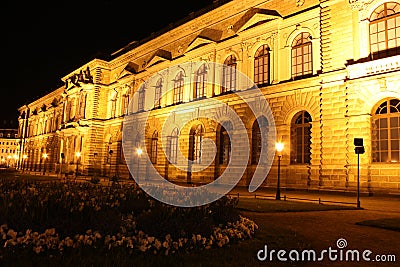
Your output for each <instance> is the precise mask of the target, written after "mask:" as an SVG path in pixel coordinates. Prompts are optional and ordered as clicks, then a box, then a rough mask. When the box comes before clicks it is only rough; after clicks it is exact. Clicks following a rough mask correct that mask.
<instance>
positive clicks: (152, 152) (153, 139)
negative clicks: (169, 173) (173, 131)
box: [150, 131, 158, 164]
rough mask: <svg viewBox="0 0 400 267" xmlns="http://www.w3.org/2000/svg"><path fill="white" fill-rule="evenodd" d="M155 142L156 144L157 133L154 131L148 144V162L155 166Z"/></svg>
mask: <svg viewBox="0 0 400 267" xmlns="http://www.w3.org/2000/svg"><path fill="white" fill-rule="evenodd" d="M157 142H158V132H157V131H154V133H153V136H152V137H151V143H150V161H151V163H153V164H157Z"/></svg>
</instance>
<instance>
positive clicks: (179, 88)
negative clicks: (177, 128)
mask: <svg viewBox="0 0 400 267" xmlns="http://www.w3.org/2000/svg"><path fill="white" fill-rule="evenodd" d="M183 85H184V79H183V72H182V71H181V72H179V73H178V74H177V75H176V77H175V80H174V104H178V103H181V102H182V101H183Z"/></svg>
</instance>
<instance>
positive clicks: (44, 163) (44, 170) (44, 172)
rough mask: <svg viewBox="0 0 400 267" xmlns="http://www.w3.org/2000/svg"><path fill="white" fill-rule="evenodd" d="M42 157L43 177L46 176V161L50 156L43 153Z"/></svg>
mask: <svg viewBox="0 0 400 267" xmlns="http://www.w3.org/2000/svg"><path fill="white" fill-rule="evenodd" d="M42 157H43V175H46V160H47V157H48V155H47V154H46V153H43V155H42Z"/></svg>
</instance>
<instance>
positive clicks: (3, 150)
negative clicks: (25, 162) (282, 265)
mask: <svg viewBox="0 0 400 267" xmlns="http://www.w3.org/2000/svg"><path fill="white" fill-rule="evenodd" d="M18 144H19V139H18V129H0V166H2V167H10V168H15V167H16V166H17V163H18V155H19V152H18V147H19V146H18Z"/></svg>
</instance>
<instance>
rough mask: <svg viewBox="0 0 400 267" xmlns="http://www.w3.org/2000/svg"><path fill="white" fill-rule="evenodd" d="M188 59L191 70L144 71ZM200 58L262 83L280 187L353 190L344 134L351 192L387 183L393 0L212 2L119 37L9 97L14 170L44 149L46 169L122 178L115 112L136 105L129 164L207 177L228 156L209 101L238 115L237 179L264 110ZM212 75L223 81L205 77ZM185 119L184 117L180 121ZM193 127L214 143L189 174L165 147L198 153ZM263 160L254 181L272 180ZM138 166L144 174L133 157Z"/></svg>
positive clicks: (389, 187)
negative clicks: (139, 152) (124, 42)
mask: <svg viewBox="0 0 400 267" xmlns="http://www.w3.org/2000/svg"><path fill="white" fill-rule="evenodd" d="M188 62H193V66H196V69H182V70H180V71H176V72H175V73H169V74H168V75H163V76H160V77H159V79H155V80H154V81H152V82H147V83H146V82H145V81H147V79H149V77H153V76H154V75H155V74H157V73H158V72H159V71H161V70H163V69H166V68H168V67H170V66H175V65H179V64H184V63H188ZM199 62H202V63H203V64H198V63H199ZM209 62H217V63H220V64H225V65H228V66H231V67H232V68H234V69H236V70H238V71H240V72H242V73H244V74H245V75H247V76H248V77H250V78H251V79H252V80H253V81H254V83H256V84H257V85H258V87H259V88H260V89H261V90H262V92H263V94H264V96H265V98H266V99H267V101H268V103H269V105H270V107H271V109H272V112H273V116H274V119H275V124H276V128H277V136H278V138H279V139H280V141H282V142H283V143H284V144H285V148H284V150H283V152H282V159H281V185H282V186H283V187H287V188H308V189H327V190H354V189H355V186H356V184H357V155H356V154H355V153H354V148H355V146H354V143H353V140H354V138H363V141H364V146H365V154H362V155H360V175H361V189H362V190H363V191H369V192H378V191H385V192H399V191H400V163H399V160H400V1H397V0H349V1H348V0H320V1H316V0H302V1H300V0H298V1H296V0H285V1H281V0H271V1H261V0H252V1H249V0H245V1H239V0H233V1H220V2H215V3H214V6H213V8H209V9H207V10H206V11H202V12H198V13H194V14H192V16H191V18H190V19H187V20H185V21H184V22H182V23H180V24H177V25H173V26H171V27H169V28H168V29H166V30H164V31H162V32H159V33H157V34H154V35H152V36H151V37H149V38H147V39H146V40H142V41H139V42H132V43H131V44H129V45H128V46H126V47H124V48H122V49H121V50H119V51H116V52H115V53H113V54H112V55H111V59H109V60H100V59H95V60H93V61H91V62H88V63H87V64H86V65H84V66H82V67H81V68H79V69H78V70H76V71H74V72H73V73H71V74H68V75H66V76H65V77H64V78H62V80H63V81H64V82H65V86H63V87H62V88H59V89H57V90H55V91H53V92H51V93H49V94H47V95H46V96H43V97H42V98H40V99H38V100H36V101H34V102H32V103H30V104H28V105H26V106H23V107H21V108H20V109H19V112H20V114H21V116H20V119H19V123H20V129H19V131H20V137H21V151H22V152H21V155H22V154H26V155H27V158H26V162H25V163H26V166H27V168H28V169H30V170H35V169H36V170H37V169H39V168H40V166H42V163H43V157H42V155H43V153H47V154H48V158H47V159H46V163H45V164H47V170H49V171H52V172H56V173H57V172H62V173H64V172H68V171H74V170H75V169H76V168H78V169H79V172H81V173H84V174H87V175H94V174H96V173H97V174H102V175H107V176H113V175H117V176H120V177H125V178H128V177H129V173H128V170H127V167H126V162H125V159H124V156H123V153H122V149H121V143H122V123H123V119H124V115H125V114H126V113H127V112H128V113H129V114H132V113H134V114H135V116H137V125H136V127H142V128H143V127H145V129H146V136H145V137H144V138H145V140H146V142H145V144H137V145H136V146H138V147H139V146H146V148H147V151H148V152H149V157H150V161H151V163H149V162H147V163H145V162H144V161H143V162H141V161H140V160H142V159H138V160H139V162H138V163H140V164H138V166H143V165H146V164H153V165H154V166H155V167H156V168H157V170H159V172H160V174H162V175H163V176H164V177H166V178H167V179H169V180H172V181H181V182H188V181H190V182H199V183H207V182H209V181H212V180H214V179H215V178H216V177H218V176H219V175H220V174H221V173H222V172H223V171H224V170H225V168H226V165H227V163H228V162H229V158H230V156H232V155H230V153H229V138H226V128H227V127H230V125H229V121H227V122H226V124H224V125H223V126H221V125H219V126H218V125H215V123H213V122H212V120H211V119H205V118H204V117H207V115H209V114H213V116H223V111H222V110H218V109H217V108H215V107H214V106H213V105H212V104H211V101H209V100H210V99H217V100H219V101H223V102H225V103H227V104H228V105H229V106H230V107H231V108H233V109H234V110H235V111H236V112H237V114H238V115H239V116H240V117H241V118H242V120H243V123H244V125H245V126H246V129H247V135H248V138H249V141H250V149H251V151H250V159H244V160H246V161H248V168H247V170H246V172H245V173H244V175H243V177H242V179H241V184H243V185H246V184H248V183H249V181H250V179H251V177H252V173H253V172H254V166H255V165H256V164H257V162H258V157H259V147H260V144H259V142H260V127H268V121H265V119H263V118H256V116H257V115H256V114H255V115H254V114H252V113H251V112H249V111H248V110H247V109H246V105H244V104H243V103H242V102H240V100H238V99H237V98H235V96H234V95H235V94H234V92H232V91H234V89H235V86H234V85H235V72H233V73H232V72H227V73H224V71H223V70H221V71H220V72H218V71H215V72H213V73H210V72H208V71H207V64H208V63H209ZM217 80H218V81H221V83H222V84H223V86H212V84H215V83H217V82H216V81H217ZM205 81H206V82H205ZM210 84H211V85H210ZM170 88H173V90H172V91H171V92H170V93H167V94H164V93H165V92H166V91H167V89H170ZM160 95H161V96H162V97H161V99H158V98H159V97H158V96H160ZM130 102H131V103H132V105H129V103H130ZM178 105H179V106H182V107H186V108H187V110H188V112H187V113H185V114H176V120H175V124H174V126H175V127H172V126H171V129H170V134H168V139H169V142H168V144H169V145H168V146H169V148H167V149H166V151H165V153H168V154H169V156H170V161H168V162H167V161H166V157H165V153H164V150H163V149H161V141H160V140H161V136H160V135H161V130H162V127H163V119H164V118H165V117H166V116H167V115H168V114H170V113H171V112H173V109H174V107H176V106H178ZM260 108H262V107H260ZM148 112H151V116H150V119H149V120H148V121H147V122H145V121H143V119H142V118H144V114H147V113H148ZM196 114H197V115H196ZM188 120H191V121H192V122H191V123H189V124H185V125H180V121H188ZM132 134H133V135H135V133H134V132H133V133H132ZM202 138H210V139H212V140H214V141H215V143H216V145H217V148H218V149H217V150H218V151H217V156H216V158H215V160H214V161H213V163H212V165H211V166H210V167H209V168H207V169H206V170H205V171H203V172H199V173H193V174H190V175H189V174H188V173H186V172H184V171H180V170H179V169H177V168H175V167H174V166H173V164H174V162H173V161H174V158H175V155H176V153H177V151H178V150H180V151H181V152H182V153H183V154H184V155H185V156H186V157H188V158H192V159H196V157H198V156H199V154H201V152H202V151H201V149H202V147H201V146H200V145H199V144H200V143H199V142H200V141H199V140H201V139H202ZM77 152H79V154H77ZM132 153H133V152H132ZM77 155H79V157H78V156H77ZM20 158H21V157H20ZM21 160H22V159H21ZM171 161H172V162H171ZM142 163H143V164H142ZM276 164H277V160H275V161H274V166H273V168H272V169H271V172H270V174H269V175H268V177H267V179H266V181H265V182H264V185H265V186H276V181H277V178H276V177H277V168H276ZM138 172H140V173H142V175H143V177H145V172H146V167H142V168H141V169H139V170H138Z"/></svg>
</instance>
